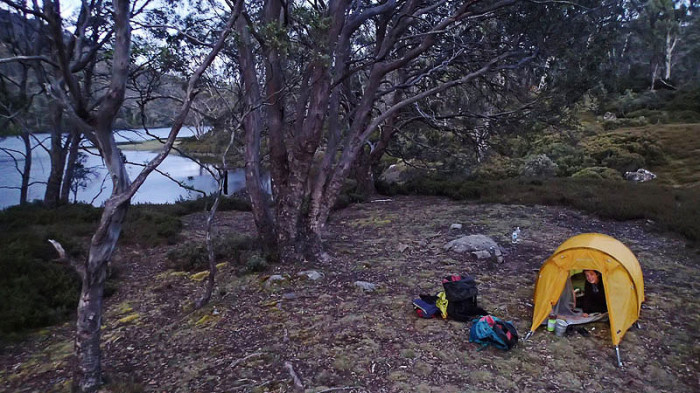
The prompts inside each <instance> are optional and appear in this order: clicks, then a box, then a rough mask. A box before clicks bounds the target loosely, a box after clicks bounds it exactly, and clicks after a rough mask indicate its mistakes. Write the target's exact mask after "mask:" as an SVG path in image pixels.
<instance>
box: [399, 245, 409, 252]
mask: <svg viewBox="0 0 700 393" xmlns="http://www.w3.org/2000/svg"><path fill="white" fill-rule="evenodd" d="M397 248H398V250H399V252H404V251H406V249H408V244H399V246H398V247H397Z"/></svg>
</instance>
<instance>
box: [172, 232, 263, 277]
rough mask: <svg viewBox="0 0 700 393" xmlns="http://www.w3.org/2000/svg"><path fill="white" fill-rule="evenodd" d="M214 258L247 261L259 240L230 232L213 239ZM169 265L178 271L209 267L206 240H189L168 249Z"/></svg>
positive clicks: (240, 262) (239, 261) (193, 270)
mask: <svg viewBox="0 0 700 393" xmlns="http://www.w3.org/2000/svg"><path fill="white" fill-rule="evenodd" d="M212 244H213V246H214V259H215V260H216V261H217V262H218V261H221V260H224V259H226V260H229V261H232V262H234V263H237V264H242V263H244V262H246V259H247V257H248V255H249V254H250V253H251V251H252V250H255V249H257V241H256V239H255V238H253V237H251V236H243V235H236V234H229V235H223V236H217V237H215V238H214V239H213V241H212ZM167 258H168V260H169V265H168V267H169V268H171V269H174V270H178V271H188V272H196V271H201V270H206V269H207V268H208V267H209V253H208V250H207V245H206V243H205V242H203V241H200V242H194V241H188V242H185V243H183V244H182V245H180V246H178V247H176V248H174V249H172V250H170V251H168V253H167Z"/></svg>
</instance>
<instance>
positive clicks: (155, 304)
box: [0, 197, 700, 393]
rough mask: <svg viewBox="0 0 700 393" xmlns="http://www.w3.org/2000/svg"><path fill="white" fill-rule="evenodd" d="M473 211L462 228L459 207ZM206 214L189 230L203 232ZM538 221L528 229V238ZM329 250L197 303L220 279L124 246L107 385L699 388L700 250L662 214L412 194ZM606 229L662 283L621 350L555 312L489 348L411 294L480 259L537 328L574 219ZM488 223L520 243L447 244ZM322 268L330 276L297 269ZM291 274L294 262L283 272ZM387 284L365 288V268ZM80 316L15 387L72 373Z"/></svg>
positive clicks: (483, 280)
mask: <svg viewBox="0 0 700 393" xmlns="http://www.w3.org/2000/svg"><path fill="white" fill-rule="evenodd" d="M453 223H460V224H462V225H463V227H462V229H461V230H460V231H454V230H453V231H450V225H451V224H453ZM215 225H216V231H217V232H218V233H227V232H239V233H252V231H253V223H252V216H251V215H250V213H241V212H224V213H220V214H219V215H218V218H217V221H216V224H215ZM203 226H204V220H203V216H202V215H201V214H197V215H192V216H188V217H187V218H186V223H185V230H184V232H183V235H184V237H186V238H189V239H196V238H201V237H202V236H203ZM515 226H520V228H521V230H522V233H521V239H522V241H521V242H520V243H518V244H515V245H513V244H511V243H510V233H511V231H512V229H513V228H514V227H515ZM327 230H328V233H327V235H326V237H325V243H324V247H325V250H326V251H327V253H328V256H329V258H328V259H327V260H326V261H324V262H319V263H317V264H313V263H308V262H307V263H300V264H298V265H288V266H282V265H276V266H273V267H272V268H271V269H270V270H269V271H267V272H265V273H261V274H253V275H242V276H239V275H237V274H236V272H237V271H238V267H236V266H231V265H223V266H222V268H221V271H220V274H219V276H218V277H217V283H218V284H217V288H216V290H215V294H214V297H213V299H212V303H211V304H210V305H209V306H208V307H206V308H205V309H203V310H199V311H195V312H192V311H191V304H192V302H193V301H194V300H196V299H197V297H198V296H199V295H200V294H201V291H202V289H203V283H202V282H199V281H196V280H195V279H194V278H197V277H194V278H193V276H192V275H191V274H185V273H182V272H173V271H170V270H167V269H166V267H165V266H166V258H165V254H166V252H167V249H168V248H167V247H160V248H152V249H129V248H120V249H119V251H118V255H117V256H116V257H115V260H114V263H115V265H116V266H117V267H118V269H119V271H120V272H121V273H120V278H119V289H118V290H117V292H116V293H115V294H114V295H113V296H111V297H109V298H108V299H106V303H105V307H106V309H105V319H104V325H103V327H104V329H103V338H102V342H103V349H104V351H103V360H102V362H103V367H104V374H105V378H106V379H107V382H108V384H107V385H106V387H105V389H104V392H139V391H146V392H288V391H289V392H291V391H300V389H296V390H295V386H294V382H293V379H292V376H291V373H290V371H289V370H290V369H292V370H293V371H294V373H295V374H296V375H297V376H298V378H299V382H300V383H301V384H302V385H303V387H304V389H305V390H306V391H307V392H330V391H342V392H426V393H427V392H439V393H448V392H500V391H504V392H534V391H556V392H567V391H569V392H579V391H586V392H588V391H590V392H601V391H611V392H622V391H629V392H659V391H662V392H698V391H700V380H699V378H700V373H699V371H700V367H699V361H700V346H699V345H698V344H697V343H698V339H700V337H699V333H698V326H700V318H699V317H700V312H698V306H699V305H698V295H699V293H698V279H699V278H700V277H699V276H700V271H699V269H698V262H699V260H700V254H698V251H697V250H695V249H691V248H686V247H685V243H684V242H683V241H682V239H679V238H677V237H675V236H673V235H669V234H663V233H657V232H653V231H652V225H651V224H650V223H648V222H645V221H627V222H616V221H606V220H600V219H597V218H594V217H591V216H588V215H585V214H582V213H579V212H576V211H573V210H570V209H565V208H559V207H544V206H534V207H528V206H517V205H516V206H505V205H478V204H471V203H464V202H454V201H450V200H447V199H442V198H431V197H395V198H391V199H390V200H384V201H374V202H371V203H365V204H358V205H353V206H350V207H349V208H346V209H344V210H341V211H338V212H336V213H335V214H334V215H333V216H332V217H331V220H330V222H329V224H328V227H327ZM584 232H600V233H605V234H608V235H611V236H613V237H616V238H617V239H619V240H621V241H622V242H623V243H625V244H626V245H627V246H628V247H629V248H630V249H631V250H632V251H633V252H634V253H635V255H636V256H637V258H638V259H639V261H640V263H641V265H642V269H643V273H644V280H645V286H646V298H647V300H646V302H645V303H644V305H643V308H642V313H641V318H640V322H641V325H642V326H641V329H632V330H630V331H629V332H628V333H627V334H626V335H625V337H624V338H623V340H622V343H621V346H620V348H621V352H622V359H623V362H624V364H625V366H624V368H622V369H619V368H618V367H617V366H616V361H615V355H614V350H613V347H612V344H611V340H610V331H609V326H608V325H607V323H606V322H598V323H594V324H590V325H587V326H586V328H587V330H588V331H589V332H590V336H589V337H583V336H581V335H580V334H574V335H570V336H567V337H556V336H554V335H553V334H551V333H547V332H546V331H545V330H544V329H542V328H540V329H538V330H537V332H536V333H535V335H534V336H533V337H532V338H531V339H530V340H528V341H526V342H522V341H521V342H520V343H519V344H518V345H517V347H515V348H514V349H513V350H511V351H508V352H503V351H500V350H497V349H495V348H493V347H491V348H488V349H486V350H484V351H480V352H479V351H477V350H478V349H479V347H478V346H477V345H475V344H470V343H469V342H468V328H469V324H464V323H459V322H453V321H443V320H438V319H431V320H425V319H419V318H418V317H417V316H416V315H415V313H414V311H413V307H412V305H411V300H412V299H414V298H416V297H417V296H418V294H420V293H433V294H434V293H436V292H437V291H439V290H441V284H440V282H441V278H442V277H443V276H445V275H448V274H451V273H468V274H470V275H473V276H475V277H476V279H477V282H478V284H479V291H480V295H479V302H480V305H481V306H482V307H484V308H486V309H487V310H489V311H490V312H491V313H492V314H494V315H496V316H499V317H502V318H504V319H506V320H511V321H513V322H514V323H515V325H516V327H517V328H518V331H519V332H520V334H521V337H522V336H524V335H525V333H526V332H527V331H528V330H529V328H530V322H531V317H532V293H533V289H534V282H535V276H536V274H537V270H538V268H539V266H540V264H541V263H542V262H543V260H544V259H545V258H547V257H548V256H549V255H550V254H551V253H552V252H553V251H554V249H555V248H556V247H557V246H558V245H559V244H560V243H562V242H563V241H564V240H566V239H567V238H568V237H570V236H572V235H575V234H578V233H584ZM465 234H485V235H489V236H491V237H493V238H494V240H496V241H497V242H498V243H499V244H501V245H502V246H503V247H504V248H505V250H506V251H507V255H506V257H505V262H504V263H502V264H500V265H497V266H493V265H491V264H490V263H489V262H485V261H476V260H473V259H471V258H470V257H466V256H462V255H459V254H453V253H448V252H444V251H443V248H442V247H443V245H444V244H445V243H447V242H448V241H449V240H452V239H455V238H457V237H459V236H461V235H465ZM304 270H317V271H319V272H321V273H322V274H323V275H324V277H323V278H321V279H320V280H317V281H312V280H309V279H304V278H300V277H298V276H297V273H299V272H300V271H304ZM271 274H281V275H284V276H285V277H287V279H286V280H284V281H280V282H276V283H274V284H271V285H268V284H266V283H265V279H266V278H267V277H268V276H269V275H271ZM358 280H362V281H368V282H371V283H374V284H377V285H378V288H379V289H378V290H377V291H375V292H371V293H366V292H363V291H362V290H360V289H358V288H356V287H355V286H354V285H353V283H354V282H355V281H358ZM72 327H73V326H72V323H66V324H64V325H62V326H57V327H52V328H48V329H44V330H42V331H40V332H37V333H36V334H33V335H32V336H30V337H29V338H27V339H26V340H24V341H22V342H18V343H12V344H9V345H5V347H4V348H0V391H7V392H51V391H69V384H70V381H69V378H70V369H71V361H72V355H71V353H72V345H73V344H72Z"/></svg>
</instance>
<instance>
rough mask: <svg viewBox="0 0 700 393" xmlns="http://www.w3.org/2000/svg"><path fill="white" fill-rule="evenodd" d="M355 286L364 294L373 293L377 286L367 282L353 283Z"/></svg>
mask: <svg viewBox="0 0 700 393" xmlns="http://www.w3.org/2000/svg"><path fill="white" fill-rule="evenodd" d="M355 286H356V287H358V288H360V289H362V290H363V291H365V292H373V291H375V290H377V284H372V283H371V282H367V281H355Z"/></svg>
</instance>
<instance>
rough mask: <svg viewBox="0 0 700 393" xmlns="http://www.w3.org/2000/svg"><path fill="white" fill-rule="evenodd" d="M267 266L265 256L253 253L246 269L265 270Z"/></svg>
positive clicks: (252, 270) (253, 270)
mask: <svg viewBox="0 0 700 393" xmlns="http://www.w3.org/2000/svg"><path fill="white" fill-rule="evenodd" d="M267 266H268V265H267V261H266V260H265V258H263V257H262V256H260V255H258V254H253V255H251V256H250V257H248V260H247V261H246V271H248V272H251V273H254V272H262V271H265V270H266V269H267Z"/></svg>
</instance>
